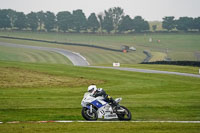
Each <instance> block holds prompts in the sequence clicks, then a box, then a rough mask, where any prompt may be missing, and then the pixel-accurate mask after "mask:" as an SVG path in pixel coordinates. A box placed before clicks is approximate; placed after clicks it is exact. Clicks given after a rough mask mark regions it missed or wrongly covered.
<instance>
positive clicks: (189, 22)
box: [176, 17, 194, 31]
mask: <svg viewBox="0 0 200 133" xmlns="http://www.w3.org/2000/svg"><path fill="white" fill-rule="evenodd" d="M193 27H194V21H193V18H190V17H180V18H179V19H178V20H177V21H176V28H177V29H178V30H182V31H188V30H189V29H193Z"/></svg>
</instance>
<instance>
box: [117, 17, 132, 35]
mask: <svg viewBox="0 0 200 133" xmlns="http://www.w3.org/2000/svg"><path fill="white" fill-rule="evenodd" d="M118 30H119V32H122V31H128V30H133V23H132V19H131V18H130V16H129V15H126V16H125V17H123V18H122V20H121V23H120V25H119V27H118Z"/></svg>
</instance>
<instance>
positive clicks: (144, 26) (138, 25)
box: [133, 16, 149, 32]
mask: <svg viewBox="0 0 200 133" xmlns="http://www.w3.org/2000/svg"><path fill="white" fill-rule="evenodd" d="M133 29H134V30H135V32H141V31H146V30H149V23H148V22H147V21H145V20H144V19H143V18H142V17H141V16H136V17H135V18H134V19H133Z"/></svg>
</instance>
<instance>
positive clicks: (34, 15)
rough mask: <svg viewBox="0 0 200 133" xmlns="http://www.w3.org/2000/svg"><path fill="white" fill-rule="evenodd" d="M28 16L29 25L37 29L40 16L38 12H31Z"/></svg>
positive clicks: (32, 28) (33, 29)
mask: <svg viewBox="0 0 200 133" xmlns="http://www.w3.org/2000/svg"><path fill="white" fill-rule="evenodd" d="M26 16H27V26H28V27H29V28H31V30H32V31H36V30H37V28H38V18H37V13H35V12H31V13H29V14H27V15H26Z"/></svg>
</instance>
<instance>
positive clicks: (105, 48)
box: [0, 36, 122, 52]
mask: <svg viewBox="0 0 200 133" xmlns="http://www.w3.org/2000/svg"><path fill="white" fill-rule="evenodd" d="M0 38H6V39H17V40H26V41H35V42H45V43H56V44H63V45H71V46H83V47H91V48H98V49H103V50H108V51H114V52H122V50H120V49H112V48H107V47H102V46H96V45H90V44H81V43H68V42H57V41H47V40H39V39H31V38H21V37H9V36H0Z"/></svg>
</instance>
